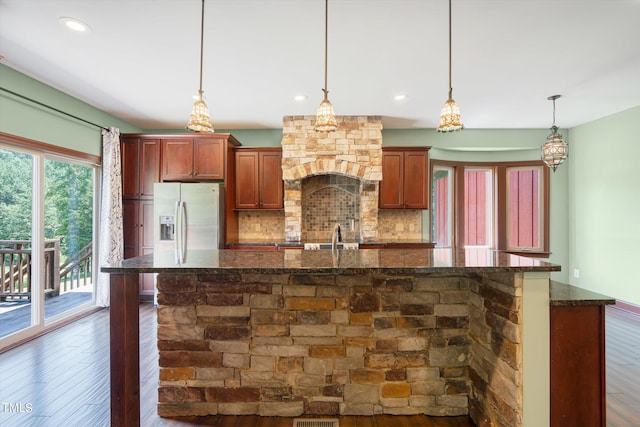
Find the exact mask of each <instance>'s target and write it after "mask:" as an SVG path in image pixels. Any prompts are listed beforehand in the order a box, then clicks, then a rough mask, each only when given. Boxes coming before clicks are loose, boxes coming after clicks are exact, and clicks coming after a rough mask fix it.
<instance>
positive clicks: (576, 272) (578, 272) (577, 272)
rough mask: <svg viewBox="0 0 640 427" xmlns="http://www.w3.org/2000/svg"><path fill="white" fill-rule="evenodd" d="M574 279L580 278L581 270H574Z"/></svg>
mask: <svg viewBox="0 0 640 427" xmlns="http://www.w3.org/2000/svg"><path fill="white" fill-rule="evenodd" d="M573 277H575V278H576V279H579V278H580V269H578V268H574V269H573Z"/></svg>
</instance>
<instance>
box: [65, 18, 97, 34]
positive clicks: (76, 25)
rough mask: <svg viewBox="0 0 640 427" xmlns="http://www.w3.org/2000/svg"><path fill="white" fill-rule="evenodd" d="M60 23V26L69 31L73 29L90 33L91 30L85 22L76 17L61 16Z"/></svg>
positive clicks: (77, 31)
mask: <svg viewBox="0 0 640 427" xmlns="http://www.w3.org/2000/svg"><path fill="white" fill-rule="evenodd" d="M59 21H60V24H62V26H63V27H64V28H66V29H67V30H69V31H73V32H76V33H90V32H91V28H90V27H89V26H88V25H87V24H85V23H84V22H82V21H80V20H78V19H76V18H70V17H68V16H63V17H62V18H60V19H59Z"/></svg>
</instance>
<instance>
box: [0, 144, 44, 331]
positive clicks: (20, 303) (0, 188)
mask: <svg viewBox="0 0 640 427" xmlns="http://www.w3.org/2000/svg"><path fill="white" fill-rule="evenodd" d="M33 168H34V158H33V156H32V155H31V154H28V153H20V152H16V151H12V150H7V149H4V148H2V147H0V339H2V338H3V337H6V336H9V335H11V334H14V333H16V332H18V331H20V330H22V329H26V328H28V327H30V326H32V325H33V324H34V323H35V321H36V320H37V319H35V318H34V316H33V314H34V313H33V312H32V304H31V299H32V294H33V292H32V289H31V282H32V269H31V263H32V248H33V246H32V240H31V239H32V234H31V229H32V216H33V215H32V213H33V179H32V177H33Z"/></svg>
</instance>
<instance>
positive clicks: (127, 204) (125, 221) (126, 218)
mask: <svg viewBox="0 0 640 427" xmlns="http://www.w3.org/2000/svg"><path fill="white" fill-rule="evenodd" d="M139 203H140V202H138V201H136V200H123V201H122V225H123V230H122V231H123V234H124V235H123V246H124V258H125V259H127V258H133V257H136V256H138V241H139V234H138V231H139V228H140V224H139V214H138V205H139Z"/></svg>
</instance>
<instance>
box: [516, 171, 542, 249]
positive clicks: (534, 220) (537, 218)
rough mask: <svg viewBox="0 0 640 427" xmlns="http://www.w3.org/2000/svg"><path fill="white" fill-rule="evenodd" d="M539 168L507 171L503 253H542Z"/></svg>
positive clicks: (540, 177) (540, 173)
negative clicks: (505, 244) (505, 239)
mask: <svg viewBox="0 0 640 427" xmlns="http://www.w3.org/2000/svg"><path fill="white" fill-rule="evenodd" d="M542 168H543V166H528V167H514V168H507V224H508V228H507V249H509V250H520V251H536V252H542V251H543V248H542V245H541V243H542V241H543V239H542V236H541V231H542V229H543V225H544V224H543V221H542V220H543V218H544V215H540V212H542V210H543V206H542V205H543V204H544V200H543V198H542V197H540V188H541V179H542V175H543V174H542V172H543V170H542Z"/></svg>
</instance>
